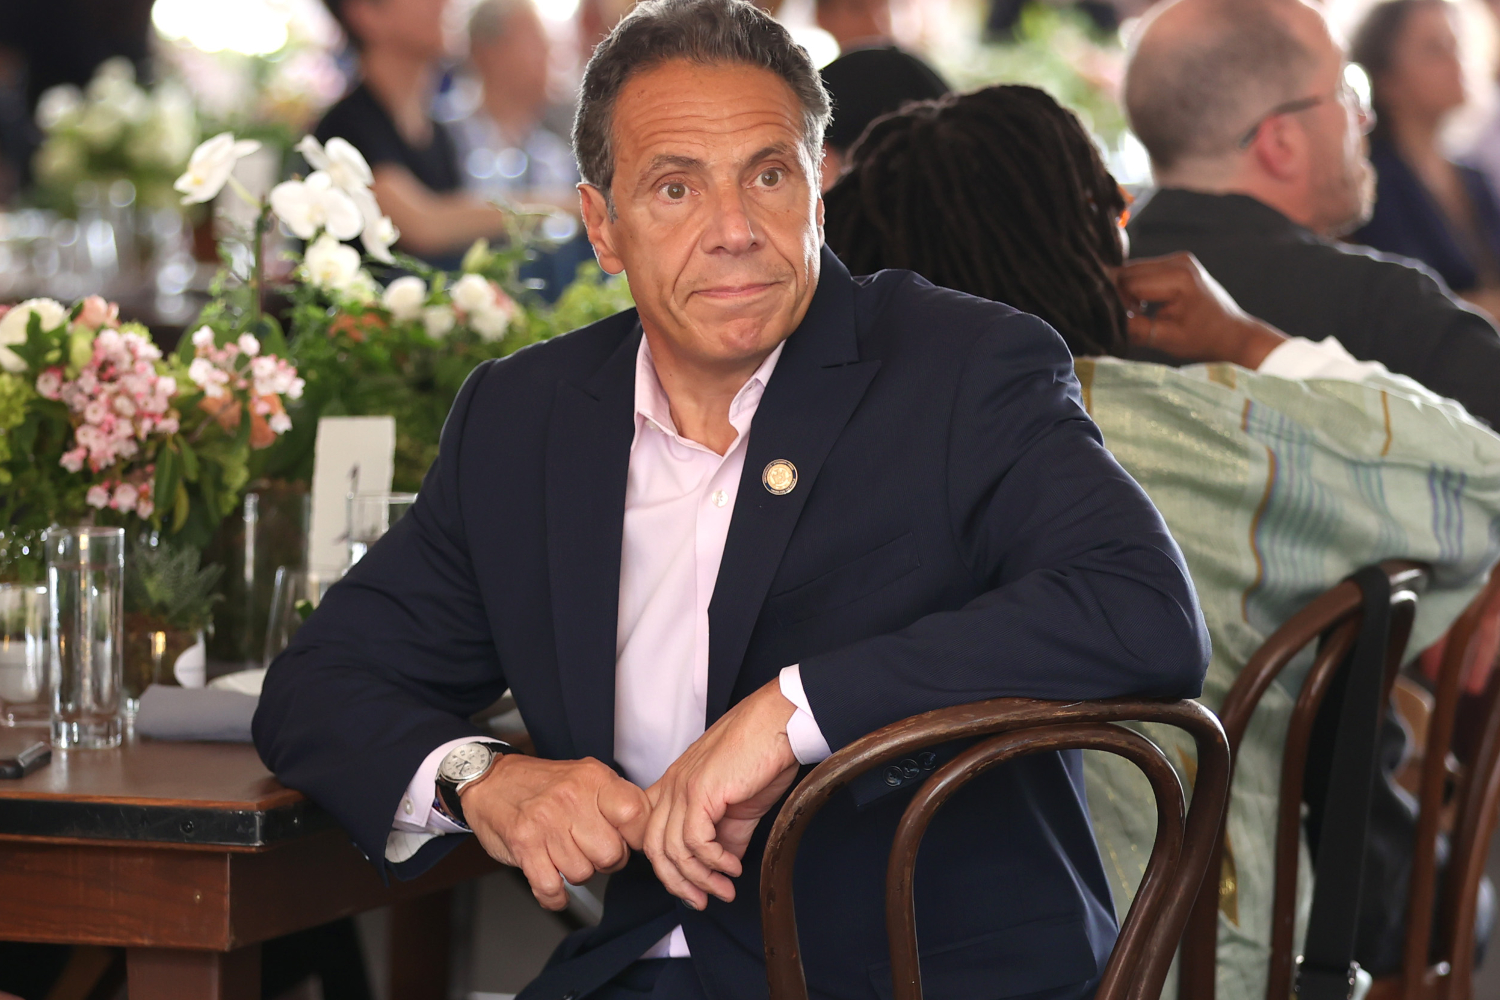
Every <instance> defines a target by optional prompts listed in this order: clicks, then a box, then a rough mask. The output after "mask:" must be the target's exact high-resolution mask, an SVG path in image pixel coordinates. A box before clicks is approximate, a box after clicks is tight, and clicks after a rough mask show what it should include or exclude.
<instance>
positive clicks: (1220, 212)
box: [1127, 188, 1313, 239]
mask: <svg viewBox="0 0 1500 1000" xmlns="http://www.w3.org/2000/svg"><path fill="white" fill-rule="evenodd" d="M1127 228H1129V229H1131V230H1136V231H1145V230H1147V229H1194V230H1196V229H1206V230H1211V231H1214V232H1217V233H1231V232H1232V233H1236V234H1241V233H1259V234H1262V235H1266V236H1294V237H1296V238H1299V239H1300V238H1303V237H1308V236H1312V235H1313V234H1312V233H1311V232H1310V231H1309V230H1307V229H1305V228H1303V227H1302V226H1299V225H1297V224H1296V223H1295V222H1293V221H1292V220H1291V219H1288V218H1287V217H1286V216H1285V215H1282V214H1281V213H1280V212H1278V211H1276V209H1274V208H1272V207H1271V206H1270V205H1267V204H1266V203H1265V202H1263V201H1260V200H1259V199H1257V198H1252V197H1251V196H1250V195H1247V194H1212V193H1209V192H1207V191H1190V190H1188V189H1187V188H1162V189H1161V190H1159V191H1157V192H1156V193H1155V194H1153V195H1152V196H1151V199H1150V200H1149V201H1147V202H1146V205H1145V207H1144V208H1142V209H1140V211H1138V212H1136V214H1135V220H1134V221H1133V222H1132V224H1131V225H1130V226H1129V227H1127Z"/></svg>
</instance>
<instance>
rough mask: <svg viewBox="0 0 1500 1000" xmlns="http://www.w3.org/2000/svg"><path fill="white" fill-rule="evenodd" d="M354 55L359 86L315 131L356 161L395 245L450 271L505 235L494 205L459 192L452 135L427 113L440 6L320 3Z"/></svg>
mask: <svg viewBox="0 0 1500 1000" xmlns="http://www.w3.org/2000/svg"><path fill="white" fill-rule="evenodd" d="M325 3H326V4H327V6H328V9H329V11H330V12H331V13H332V14H333V16H334V18H335V19H336V20H337V21H338V23H339V25H340V26H341V27H342V28H343V29H344V34H345V35H346V36H347V37H348V39H349V44H350V45H351V46H352V47H353V48H354V50H355V51H356V52H357V53H358V56H359V73H360V80H359V83H358V84H357V85H356V86H355V88H354V89H353V90H352V91H350V92H349V94H348V95H346V96H345V97H344V98H343V99H342V100H341V101H339V102H338V103H337V104H335V105H334V106H333V107H331V108H329V109H328V113H327V114H325V115H324V116H323V120H322V121H321V122H319V123H318V127H317V128H316V129H315V130H314V134H315V135H316V136H317V138H318V140H319V141H320V142H324V143H326V142H327V141H328V140H329V139H331V138H333V137H334V136H339V137H341V138H343V139H345V140H347V141H348V142H350V143H351V144H352V145H353V146H354V147H355V148H356V149H358V150H359V151H360V152H361V153H363V154H364V157H365V159H366V160H367V161H368V162H369V164H370V167H371V168H372V172H373V174H374V177H375V180H374V184H372V185H371V190H372V191H373V192H374V194H375V200H376V201H378V202H379V203H380V208H381V211H383V212H384V213H385V214H386V215H388V216H390V218H391V221H392V222H393V223H395V225H396V228H397V230H399V231H400V233H401V238H400V240H399V241H398V242H397V244H396V247H397V249H399V250H403V251H405V252H407V253H410V254H412V255H413V256H416V257H421V258H423V259H425V260H427V261H429V262H431V263H433V264H435V265H437V266H440V267H441V266H454V265H456V264H457V261H458V258H459V256H460V255H461V254H462V253H463V252H464V250H466V249H467V248H468V247H469V245H470V244H471V243H473V242H474V241H475V240H476V239H479V238H480V237H498V236H502V235H503V234H504V233H505V231H506V216H505V213H504V212H502V211H501V210H500V209H499V208H496V207H495V206H493V205H491V204H489V203H487V202H485V201H484V200H483V199H482V198H479V197H477V196H476V195H473V194H471V193H469V192H467V191H465V190H463V175H462V173H461V171H460V168H459V163H458V154H457V151H456V149H455V147H454V144H453V138H452V136H450V135H449V134H448V132H447V130H446V129H444V128H443V126H442V125H441V124H439V123H438V122H435V121H433V119H432V115H431V112H430V109H431V107H432V98H433V93H434V91H435V89H436V87H437V82H438V75H439V72H440V69H441V65H442V61H443V59H444V56H445V55H446V53H447V49H446V45H445V39H444V37H443V24H442V21H443V9H444V7H445V6H446V5H447V0H325Z"/></svg>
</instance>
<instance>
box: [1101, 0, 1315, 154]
mask: <svg viewBox="0 0 1500 1000" xmlns="http://www.w3.org/2000/svg"><path fill="white" fill-rule="evenodd" d="M1204 6H1205V7H1206V8H1207V9H1208V10H1211V11H1212V13H1211V14H1206V15H1200V16H1202V17H1203V20H1202V21H1201V22H1200V23H1199V24H1198V25H1196V26H1195V27H1196V29H1197V30H1196V31H1195V32H1194V34H1196V35H1197V36H1198V37H1195V38H1191V39H1186V38H1182V37H1176V38H1173V39H1171V40H1170V41H1168V40H1164V39H1157V40H1153V39H1152V38H1151V37H1150V36H1151V32H1150V29H1149V28H1148V29H1147V30H1146V32H1145V37H1143V38H1142V39H1141V43H1140V46H1139V48H1138V49H1137V50H1136V51H1135V52H1133V53H1132V54H1131V57H1130V64H1129V66H1128V67H1127V68H1126V71H1125V110H1126V114H1127V115H1128V116H1129V118H1130V126H1131V128H1132V129H1133V130H1134V131H1135V134H1136V136H1137V137H1138V138H1139V139H1140V140H1141V144H1142V145H1143V146H1145V147H1146V151H1147V152H1148V153H1150V154H1151V162H1152V164H1153V165H1154V166H1155V167H1156V168H1157V169H1158V170H1171V169H1173V168H1175V167H1177V166H1178V165H1180V164H1181V163H1182V162H1183V161H1185V160H1213V159H1219V158H1222V157H1224V156H1227V155H1229V154H1232V153H1234V152H1235V150H1236V148H1237V147H1238V143H1239V139H1240V137H1241V136H1243V135H1244V133H1245V131H1246V130H1247V129H1249V128H1250V127H1251V126H1252V125H1253V124H1254V123H1255V120H1256V116H1257V115H1263V114H1265V113H1266V112H1268V111H1269V110H1271V108H1273V107H1275V106H1276V105H1277V104H1280V103H1281V102H1283V101H1287V100H1291V99H1295V98H1296V97H1298V96H1301V95H1300V94H1298V93H1296V91H1298V90H1299V89H1300V88H1301V87H1303V86H1305V85H1306V81H1307V77H1308V76H1309V74H1310V73H1311V72H1312V71H1313V69H1314V68H1315V67H1316V64H1317V61H1316V57H1315V56H1314V54H1313V53H1312V52H1311V51H1309V49H1308V48H1307V46H1306V45H1304V44H1303V42H1302V40H1301V39H1299V38H1298V37H1297V35H1296V29H1295V28H1294V27H1293V25H1292V23H1291V19H1290V17H1289V16H1288V15H1287V14H1286V13H1285V12H1283V11H1279V10H1277V9H1276V7H1277V6H1278V5H1277V4H1275V3H1274V2H1273V3H1267V2H1265V0H1218V2H1216V3H1209V4H1205V5H1204ZM1153 41H1154V44H1153Z"/></svg>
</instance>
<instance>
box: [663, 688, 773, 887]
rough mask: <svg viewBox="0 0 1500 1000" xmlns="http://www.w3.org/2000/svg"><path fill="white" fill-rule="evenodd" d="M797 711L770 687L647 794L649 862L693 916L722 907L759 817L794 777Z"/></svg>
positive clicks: (733, 712)
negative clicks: (792, 728)
mask: <svg viewBox="0 0 1500 1000" xmlns="http://www.w3.org/2000/svg"><path fill="white" fill-rule="evenodd" d="M796 710H797V707H796V706H795V705H793V704H792V703H791V702H790V701H788V700H787V698H786V697H785V696H784V695H783V694H782V693H781V685H780V683H779V682H778V681H774V680H773V681H771V682H770V683H769V684H767V685H766V686H765V687H762V688H760V689H759V690H757V691H756V692H755V693H754V694H752V695H750V697H748V698H746V699H745V700H744V701H742V702H740V703H739V704H738V705H736V706H734V708H732V709H730V710H729V711H728V712H726V713H725V714H724V716H723V717H722V718H720V719H719V721H718V722H715V723H714V724H713V726H711V727H710V728H709V730H708V732H706V733H704V734H703V735H702V736H700V737H699V738H698V739H697V741H695V742H694V743H693V745H692V746H690V747H688V748H687V750H685V751H684V752H683V754H682V756H681V757H678V758H677V760H675V761H673V763H672V766H671V767H669V768H667V773H666V774H664V775H662V776H661V780H660V781H658V782H657V783H656V784H654V785H652V786H651V787H650V788H648V789H646V796H647V798H649V799H650V801H651V822H650V824H649V825H648V826H647V828H646V848H645V849H646V856H647V857H649V858H650V859H651V864H652V865H653V866H654V867H655V868H656V877H657V878H659V879H661V883H662V885H664V886H666V887H667V891H668V892H670V893H672V895H674V896H676V897H678V898H679V899H681V900H683V901H684V902H686V903H687V904H688V905H689V906H691V907H693V909H695V910H701V909H703V908H704V907H705V906H707V905H708V897H709V895H713V896H716V897H718V898H719V899H722V900H724V901H725V902H726V903H727V902H729V901H730V900H732V899H734V883H733V882H731V881H730V879H731V878H734V877H737V876H739V875H740V873H741V872H742V870H743V866H742V865H741V863H740V859H741V858H743V857H744V856H745V849H746V847H748V846H749V844H750V836H751V834H753V833H754V832H755V826H756V824H757V823H758V822H759V821H760V818H761V817H762V816H764V815H765V814H766V812H767V811H768V810H770V808H771V807H772V806H774V805H775V804H776V802H777V801H778V800H779V799H780V798H781V796H782V793H784V792H785V791H786V790H787V788H788V787H790V786H791V783H792V780H793V779H794V778H796V776H797V758H796V756H795V755H793V753H792V746H791V744H790V743H789V742H788V741H787V735H786V726H787V721H788V720H790V719H791V717H792V715H793V713H795V712H796Z"/></svg>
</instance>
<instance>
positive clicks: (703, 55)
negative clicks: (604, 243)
mask: <svg viewBox="0 0 1500 1000" xmlns="http://www.w3.org/2000/svg"><path fill="white" fill-rule="evenodd" d="M672 59H685V60H688V61H690V62H696V63H703V64H706V65H715V64H723V63H740V64H744V65H748V66H759V67H760V68H762V69H767V70H770V71H771V72H772V73H775V74H776V75H777V76H779V77H781V78H782V79H783V80H785V81H786V84H787V86H789V87H791V88H792V93H794V94H795V95H796V96H797V101H798V103H799V104H801V105H802V141H803V144H804V145H805V146H806V147H807V153H808V156H809V157H811V159H812V162H813V164H814V165H816V164H818V163H819V162H820V160H821V157H822V155H823V130H824V129H825V128H827V126H828V120H829V101H828V92H827V91H826V90H824V89H823V81H822V78H821V77H820V76H819V75H818V71H817V70H816V69H815V68H814V67H813V64H812V60H811V59H809V58H808V56H807V50H806V49H804V48H802V46H800V45H798V44H797V43H796V42H794V41H792V36H791V35H790V34H788V33H787V30H786V29H785V28H783V27H782V26H781V25H780V24H778V23H777V22H776V21H775V20H773V19H772V18H771V16H770V15H769V14H766V13H765V12H764V11H762V10H761V9H760V8H759V7H757V6H755V5H754V4H752V3H749V2H747V0H644V2H643V3H641V4H639V5H638V6H637V7H636V8H635V9H634V10H632V11H631V12H630V13H629V14H627V15H625V17H624V18H623V19H622V20H621V21H620V23H619V24H618V25H616V26H615V29H614V30H613V31H611V32H610V33H609V37H607V38H605V39H604V41H602V42H600V43H599V47H598V48H597V49H595V50H594V56H593V58H592V59H590V60H589V64H588V68H587V69H585V70H584V72H583V86H582V88H581V89H580V93H579V97H578V116H577V117H576V118H575V119H574V120H573V155H574V156H575V157H577V159H578V173H579V175H580V176H582V177H583V179H584V180H585V181H586V182H587V183H589V184H592V185H593V186H594V187H596V188H598V189H599V190H600V191H601V192H603V194H604V198H605V201H606V202H607V203H609V204H610V205H611V208H613V202H612V200H611V198H610V184H611V183H612V182H613V181H614V176H615V161H614V149H613V142H612V131H611V130H612V128H613V122H614V110H615V101H616V100H617V99H618V98H619V96H620V91H621V90H622V89H623V88H624V87H625V84H626V83H627V82H628V81H629V80H630V78H631V77H633V76H634V75H635V74H637V73H639V72H641V71H642V70H646V69H650V68H652V67H654V66H657V65H660V64H661V63H664V62H667V61H669V60H672Z"/></svg>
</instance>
